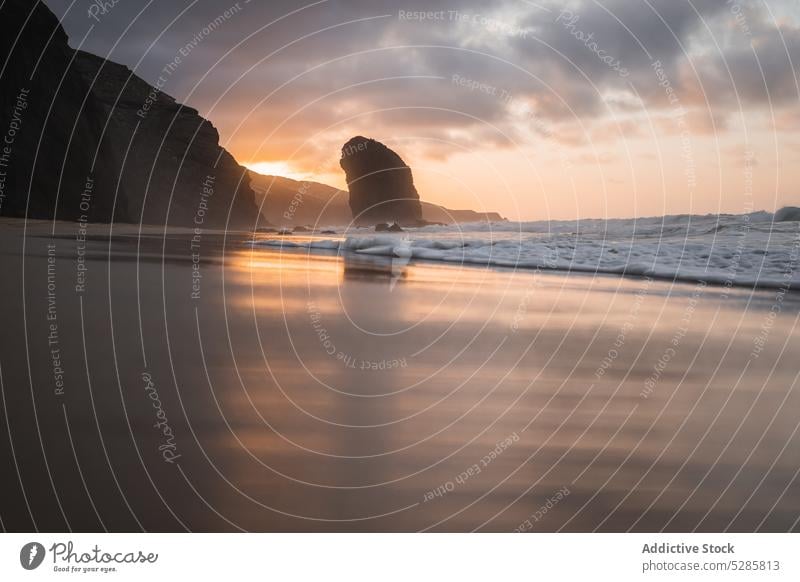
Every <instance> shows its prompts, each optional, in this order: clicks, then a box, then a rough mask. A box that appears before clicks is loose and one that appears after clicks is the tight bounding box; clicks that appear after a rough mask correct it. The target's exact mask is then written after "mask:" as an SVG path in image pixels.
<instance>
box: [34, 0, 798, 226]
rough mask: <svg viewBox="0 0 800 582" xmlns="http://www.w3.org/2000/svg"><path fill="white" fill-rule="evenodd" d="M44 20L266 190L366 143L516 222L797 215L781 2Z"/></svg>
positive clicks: (90, 2)
mask: <svg viewBox="0 0 800 582" xmlns="http://www.w3.org/2000/svg"><path fill="white" fill-rule="evenodd" d="M46 4H47V5H48V6H49V7H50V8H51V9H52V10H53V11H54V12H55V13H56V14H57V15H58V16H59V17H60V18H61V19H62V21H63V24H64V27H65V28H66V30H67V33H68V34H69V35H70V43H71V45H72V46H73V47H75V48H82V49H83V50H87V51H89V52H92V53H95V54H99V55H101V56H104V57H107V58H109V59H111V60H114V61H116V62H119V63H123V64H125V65H127V66H128V67H130V68H131V69H132V70H133V71H134V72H135V73H136V74H138V75H139V76H141V77H142V78H144V79H145V80H146V81H148V82H150V83H152V84H154V83H156V82H157V81H159V82H160V85H161V86H162V87H163V91H165V92H166V93H168V94H170V95H172V96H173V97H175V98H176V99H178V100H179V101H181V102H184V103H187V104H188V105H190V106H192V107H194V108H196V109H198V110H199V111H200V113H201V114H202V115H203V116H204V117H206V118H208V119H209V120H211V121H212V123H213V124H214V126H215V127H216V128H217V129H218V130H219V133H220V138H221V143H222V144H223V145H224V146H225V147H226V148H227V149H229V150H230V151H231V153H232V154H233V155H234V156H235V157H236V159H237V160H239V162H240V163H242V164H244V165H247V166H248V167H251V168H255V169H257V170H259V171H262V172H263V173H272V174H280V175H285V176H288V177H290V178H295V179H309V180H316V181H320V182H325V183H328V184H331V185H334V186H338V187H340V188H345V187H346V185H345V181H344V173H343V172H342V171H341V169H340V168H339V164H338V161H339V156H340V149H341V146H342V145H343V144H344V143H345V142H346V141H347V140H348V139H349V138H350V137H353V136H355V135H364V136H367V137H372V138H374V139H377V140H379V141H381V142H383V143H385V144H386V145H387V146H389V147H391V148H392V149H394V150H395V151H396V152H398V153H399V154H400V155H401V157H402V158H403V159H404V160H405V162H406V163H407V164H408V165H410V166H411V168H412V170H413V173H414V179H415V183H416V185H417V189H418V190H419V192H420V195H421V197H422V198H423V199H424V200H427V201H430V202H435V203H439V204H444V205H446V206H448V207H450V208H473V209H477V210H491V211H498V212H500V213H501V214H503V215H504V216H506V217H508V218H510V219H515V220H539V219H572V218H605V217H625V218H627V217H641V216H657V215H663V214H685V213H693V214H707V213H720V212H723V213H742V212H750V211H753V210H768V211H773V210H775V209H776V208H780V207H783V206H790V205H795V206H800V180H798V178H800V170H799V169H798V168H800V107H798V105H800V2H798V1H797V0H574V1H567V2H565V1H560V2H550V1H547V0H542V1H537V2H532V1H527V0H509V1H504V0H492V1H491V2H487V1H485V0H480V1H479V0H451V1H439V0H408V1H406V0H395V1H388V0H352V1H348V0H316V1H313V2H309V3H306V2H303V1H294V2H292V1H288V0H269V1H268V2H264V1H259V0H252V1H249V0H240V1H239V2H238V3H237V2H230V1H229V0H216V1H211V0H170V1H169V2H164V1H160V2H159V1H152V0H151V1H148V0H138V1H134V0H116V3H113V2H109V1H106V2H98V1H97V0H47V1H46ZM101 5H104V6H103V7H102V8H101Z"/></svg>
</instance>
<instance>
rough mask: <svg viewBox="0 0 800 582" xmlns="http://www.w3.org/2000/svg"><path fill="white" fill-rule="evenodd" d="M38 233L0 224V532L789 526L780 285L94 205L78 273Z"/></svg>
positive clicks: (790, 397)
mask: <svg viewBox="0 0 800 582" xmlns="http://www.w3.org/2000/svg"><path fill="white" fill-rule="evenodd" d="M52 225H53V223H50V222H49V221H47V222H29V224H28V225H27V226H25V225H23V224H22V222H21V221H5V220H4V221H3V228H2V230H0V239H2V245H0V249H2V250H0V253H2V255H1V256H2V262H3V266H4V271H5V273H6V277H4V278H3V280H2V282H1V283H0V285H1V286H2V295H0V296H2V297H3V298H4V302H3V307H2V313H3V318H4V321H6V322H7V323H6V326H4V330H3V332H2V333H4V334H5V341H4V344H3V345H4V346H6V349H5V351H4V353H3V354H0V372H1V375H2V380H3V384H2V388H3V403H4V406H3V408H4V411H5V415H3V418H2V419H0V421H1V422H3V423H9V426H8V427H4V430H0V434H1V435H2V436H0V438H1V439H2V442H3V446H2V447H0V450H2V451H3V456H4V459H3V460H4V462H6V463H7V464H6V466H8V467H16V468H17V471H14V470H12V473H11V475H10V476H9V483H8V485H9V487H8V489H9V492H8V494H7V496H6V497H5V498H4V500H3V501H2V506H1V507H0V509H2V515H3V519H4V523H5V527H6V528H7V529H9V530H12V531H29V530H31V529H33V527H34V525H35V527H37V528H38V529H40V530H46V531H65V530H67V529H72V530H74V531H98V530H102V529H103V527H105V528H107V529H109V530H111V531H138V530H140V529H146V530H148V531H182V530H184V529H191V530H196V531H219V530H224V531H228V530H231V531H236V530H238V529H244V530H250V531H418V530H431V531H471V530H480V531H515V530H516V531H594V530H599V531H628V530H631V531H661V530H664V531H692V530H695V529H696V530H698V531H723V530H729V531H757V530H758V531H787V530H790V529H797V527H798V524H797V523H796V522H795V521H794V520H795V516H796V515H797V513H798V511H799V510H800V497H798V495H797V493H796V488H794V487H792V484H793V483H795V478H796V477H797V471H796V463H794V462H793V459H792V458H791V455H790V454H787V452H791V451H792V450H794V447H796V446H797V444H798V440H800V436H798V434H797V428H798V424H797V420H796V415H794V414H793V413H792V411H794V410H796V409H797V404H798V403H800V396H798V395H797V394H796V390H795V389H794V386H795V384H794V382H795V381H796V375H795V374H794V372H793V370H794V369H795V367H794V365H793V364H791V362H794V361H796V358H797V357H798V355H800V354H798V347H797V346H799V345H800V342H798V341H797V339H798V338H797V335H798V331H797V326H796V322H797V317H798V313H800V301H798V299H797V298H795V297H794V296H793V295H792V294H787V295H786V296H785V297H784V298H783V299H782V300H781V306H780V309H779V310H778V311H777V312H776V311H775V310H773V306H774V305H775V304H776V303H775V302H776V299H775V292H774V290H758V291H750V290H747V289H742V288H734V289H731V290H726V289H723V288H718V287H714V286H712V285H707V286H700V285H692V284H682V283H676V284H670V283H666V282H663V281H659V280H656V279H654V278H651V279H647V278H631V277H612V276H601V277H592V276H590V275H577V274H565V273H560V272H551V271H542V272H540V273H531V272H525V271H517V272H513V271H508V270H503V269H494V268H487V267H475V266H472V267H460V266H455V265H446V264H434V263H429V262H422V261H419V262H418V261H415V260H412V261H408V262H402V261H400V262H399V264H398V262H397V261H393V260H387V259H386V258H385V257H380V256H349V255H348V256H344V257H336V256H331V255H326V254H316V253H305V252H298V251H291V252H279V251H276V250H274V249H256V248H248V247H247V246H246V244H245V243H246V240H247V239H248V237H249V235H248V234H247V233H243V232H242V233H229V234H223V233H219V232H212V231H204V233H203V237H202V239H201V240H200V241H199V258H198V260H197V261H194V259H193V258H192V249H191V232H188V231H181V230H180V229H173V228H169V229H167V230H166V231H165V230H164V228H163V227H145V228H144V229H143V234H144V235H145V236H144V237H142V238H141V239H140V238H138V231H139V227H138V226H137V225H121V226H114V227H113V230H112V231H111V232H112V233H113V236H112V237H111V238H109V237H108V234H109V229H108V227H107V226H105V225H95V224H89V225H88V226H87V230H88V233H87V239H86V242H85V246H86V248H85V250H84V251H85V253H84V255H83V257H84V265H85V269H86V270H85V272H84V277H85V280H84V287H83V290H82V291H81V292H77V291H76V289H75V284H76V281H77V277H78V270H77V265H78V264H79V263H78V262H77V257H78V249H77V245H78V242H77V241H76V240H75V235H76V230H77V228H78V225H77V224H75V223H56V224H55V226H56V238H55V239H54V241H53V240H51V237H50V230H51V228H52ZM23 230H27V233H28V238H27V240H25V241H24V246H25V254H24V255H22V254H21V251H22V247H23V241H22V232H23ZM165 232H166V234H167V236H166V237H163V234H164V233H165ZM223 241H225V242H224V244H223ZM48 244H55V250H54V252H53V253H52V254H49V252H48V246H47V245H48ZM49 256H53V257H54V259H53V261H52V263H51V262H49ZM51 264H52V265H53V266H52V269H50V271H48V269H49V265H51ZM198 273H199V274H200V277H199V294H198V295H197V298H193V296H192V293H193V291H194V288H193V285H195V284H196V281H195V280H196V279H198V278H197V276H196V275H197V274H198ZM48 277H50V278H51V279H52V282H53V285H54V291H53V297H54V303H49V301H48V293H49V292H48V285H49V284H50V281H49V280H48ZM23 284H24V293H23ZM51 305H54V307H53V311H52V312H53V313H55V317H54V318H53V319H50V318H49V314H50V313H51V309H50V306H51ZM770 314H774V315H770ZM315 324H316V325H315ZM52 325H55V326H56V332H57V333H56V335H55V337H54V338H53V337H52V333H53V328H52ZM53 339H55V340H56V342H57V348H58V349H59V358H58V366H56V364H55V363H54V359H53V355H52V354H53V352H52V349H53V347H54V346H53V344H52V343H51V342H52V340H53ZM57 367H58V368H60V369H61V373H62V374H63V391H62V392H61V393H58V392H56V385H55V376H54V374H55V370H56V368H57ZM29 378H30V379H29ZM156 400H157V404H158V406H156V404H155V402H156ZM166 426H169V434H167V433H165V427H166ZM9 434H11V435H13V441H12V442H9V441H8V435H9ZM12 445H13V447H12ZM165 445H167V446H166V447H165ZM160 447H165V448H160ZM164 451H170V452H169V453H168V454H166V455H164V454H163V453H164ZM176 455H179V456H176ZM167 458H171V459H172V461H169V460H167ZM20 483H22V484H24V490H25V495H23V494H22V488H21V487H20ZM559 495H560V497H559ZM67 499H68V500H69V503H66V502H65V501H66V500H67ZM29 508H30V509H31V511H30V512H29ZM34 522H35V523H34Z"/></svg>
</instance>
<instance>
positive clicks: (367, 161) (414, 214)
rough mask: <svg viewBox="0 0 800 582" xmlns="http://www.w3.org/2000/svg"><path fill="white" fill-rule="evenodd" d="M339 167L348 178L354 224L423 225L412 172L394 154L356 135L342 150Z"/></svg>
mask: <svg viewBox="0 0 800 582" xmlns="http://www.w3.org/2000/svg"><path fill="white" fill-rule="evenodd" d="M340 165H341V166H342V169H343V170H344V172H345V175H346V177H347V186H348V189H349V190H350V210H351V211H352V213H353V221H354V222H355V223H356V224H376V223H380V222H398V223H400V224H402V225H407V226H417V225H421V224H424V221H423V220H422V207H421V205H420V201H419V194H418V193H417V189H416V188H415V187H414V178H413V176H412V175H411V168H409V167H408V166H407V165H406V164H405V162H403V160H402V158H400V156H399V155H397V154H396V153H395V152H394V151H392V150H390V149H389V148H387V147H386V146H385V145H383V144H382V143H380V142H379V141H376V140H374V139H370V138H366V137H362V136H360V135H359V136H356V137H354V138H352V139H350V140H349V141H348V142H347V143H346V144H344V146H342V159H341V161H340Z"/></svg>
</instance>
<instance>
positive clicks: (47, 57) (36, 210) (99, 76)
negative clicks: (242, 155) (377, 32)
mask: <svg viewBox="0 0 800 582" xmlns="http://www.w3.org/2000/svg"><path fill="white" fill-rule="evenodd" d="M18 34H19V39H18V40H16V39H17V35H18ZM15 40H16V42H15ZM67 40H68V39H67V35H66V33H65V32H64V30H63V28H62V27H61V25H60V23H59V21H58V19H57V18H56V17H55V15H54V14H53V13H52V12H50V10H49V9H47V7H46V6H45V5H44V4H42V3H36V4H35V5H34V6H31V3H29V2H26V1H25V0H6V2H4V3H3V4H2V8H0V55H2V57H3V58H2V62H4V63H5V67H4V69H3V70H2V71H1V72H0V81H2V82H1V83H0V132H2V133H3V134H5V137H8V133H9V132H11V133H13V136H12V139H10V141H11V142H12V143H10V144H9V143H6V146H7V148H6V150H4V151H2V152H0V154H2V157H0V172H3V173H4V175H0V183H2V190H0V215H5V216H19V217H21V216H28V217H29V218H58V219H63V220H76V219H84V220H88V221H92V222H112V221H117V222H140V221H141V222H144V223H150V224H170V225H180V226H193V225H198V224H202V225H203V226H212V227H222V226H225V225H228V226H235V227H244V228H248V227H253V226H255V224H256V221H257V218H258V210H257V207H256V206H255V202H254V194H253V191H252V190H251V188H250V186H249V179H248V175H247V171H246V170H245V169H244V168H243V167H241V166H240V165H239V164H237V163H236V161H235V160H234V159H233V157H232V156H231V155H230V154H229V153H228V152H227V151H226V150H225V149H223V148H222V147H220V145H219V135H218V133H217V131H216V129H215V128H214V127H213V126H212V125H211V123H210V122H209V121H207V120H205V119H203V118H202V117H201V116H200V115H199V114H198V112H197V111H196V110H194V109H192V108H190V107H186V106H183V105H181V104H179V103H177V102H176V101H175V99H173V98H172V97H170V96H169V95H167V94H165V93H162V92H160V91H158V90H157V89H155V88H154V87H152V86H151V85H149V84H148V83H146V82H145V81H144V80H143V79H141V78H139V77H137V76H136V75H134V74H133V73H132V72H131V71H130V70H129V69H128V68H127V67H125V66H123V65H119V64H117V63H113V62H110V61H105V60H104V59H102V58H100V57H97V56H94V55H91V54H88V53H85V52H82V51H75V50H73V49H72V48H70V47H69V45H68V44H67ZM8 141H9V139H6V142H8ZM198 220H199V223H198Z"/></svg>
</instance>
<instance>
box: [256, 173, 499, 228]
mask: <svg viewBox="0 0 800 582" xmlns="http://www.w3.org/2000/svg"><path fill="white" fill-rule="evenodd" d="M250 176H251V179H252V182H251V184H252V186H253V189H254V190H255V191H256V198H257V200H258V202H259V204H260V205H261V214H262V216H263V217H264V218H265V219H266V220H267V221H269V222H271V223H272V224H275V225H279V226H296V225H317V226H345V225H348V224H350V223H351V221H352V218H353V216H352V214H351V212H350V207H349V205H348V193H347V191H346V190H339V189H338V188H334V187H333V186H328V185H327V184H321V183H319V182H310V181H303V182H301V181H297V180H291V179H289V178H282V177H280V176H264V175H261V174H257V173H255V172H250ZM420 204H421V207H422V219H423V220H425V221H428V222H441V223H445V224H450V223H453V222H481V221H490V222H493V221H501V220H505V218H503V217H502V216H500V214H498V213H497V212H479V211H476V210H452V209H449V208H445V207H444V206H439V205H437V204H432V203H430V202H421V203H420Z"/></svg>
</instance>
